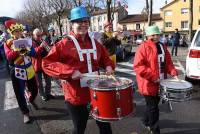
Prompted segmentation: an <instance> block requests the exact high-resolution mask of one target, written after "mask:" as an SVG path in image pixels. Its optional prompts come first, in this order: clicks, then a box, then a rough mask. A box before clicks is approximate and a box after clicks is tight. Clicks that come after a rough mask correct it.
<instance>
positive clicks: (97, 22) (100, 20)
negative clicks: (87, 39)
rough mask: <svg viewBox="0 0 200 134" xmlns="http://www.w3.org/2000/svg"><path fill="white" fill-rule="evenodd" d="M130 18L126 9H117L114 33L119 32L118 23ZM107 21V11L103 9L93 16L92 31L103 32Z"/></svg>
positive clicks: (114, 14)
mask: <svg viewBox="0 0 200 134" xmlns="http://www.w3.org/2000/svg"><path fill="white" fill-rule="evenodd" d="M127 16H128V12H127V11H126V10H125V9H124V7H123V6H120V7H117V8H116V9H115V11H114V13H113V21H112V23H113V31H117V30H118V27H119V24H118V22H119V21H120V20H122V19H124V18H126V17H127ZM105 21H107V11H106V9H102V10H99V11H96V12H94V13H93V15H92V16H91V19H90V22H91V25H90V31H93V32H95V31H97V32H103V31H104V28H103V24H104V22H105Z"/></svg>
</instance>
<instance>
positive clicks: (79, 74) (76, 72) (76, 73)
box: [72, 70, 83, 80]
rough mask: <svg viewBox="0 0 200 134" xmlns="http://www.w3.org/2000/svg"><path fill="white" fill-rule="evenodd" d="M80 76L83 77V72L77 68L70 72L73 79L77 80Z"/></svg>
mask: <svg viewBox="0 0 200 134" xmlns="http://www.w3.org/2000/svg"><path fill="white" fill-rule="evenodd" d="M82 77H83V74H82V73H81V72H80V71H78V70H75V71H74V73H73V74H72V79H73V80H77V79H80V78H82Z"/></svg>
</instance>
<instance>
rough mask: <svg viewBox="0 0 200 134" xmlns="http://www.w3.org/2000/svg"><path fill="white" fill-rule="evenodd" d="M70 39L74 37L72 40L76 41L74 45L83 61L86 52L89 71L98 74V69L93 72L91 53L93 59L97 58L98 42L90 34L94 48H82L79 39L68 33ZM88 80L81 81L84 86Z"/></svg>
mask: <svg viewBox="0 0 200 134" xmlns="http://www.w3.org/2000/svg"><path fill="white" fill-rule="evenodd" d="M67 36H68V37H69V38H70V39H72V41H73V42H74V45H75V47H76V49H77V52H78V55H79V59H80V61H81V62H83V61H84V58H83V54H86V57H87V68H88V73H89V74H98V72H97V71H95V72H92V61H91V55H90V54H91V53H92V54H93V59H94V60H97V50H96V44H95V41H94V39H93V38H91V37H90V36H89V37H90V39H91V42H92V49H81V48H80V45H79V43H78V41H77V40H76V38H75V37H74V36H72V35H67ZM86 81H87V80H83V83H81V85H82V87H86V86H87V85H86Z"/></svg>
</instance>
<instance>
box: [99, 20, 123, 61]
mask: <svg viewBox="0 0 200 134" xmlns="http://www.w3.org/2000/svg"><path fill="white" fill-rule="evenodd" d="M104 30H105V32H104V33H103V34H102V39H101V42H102V44H103V45H104V46H105V47H106V49H107V50H108V52H109V56H110V59H111V60H112V61H114V63H115V64H116V51H117V46H118V45H120V44H121V41H120V40H118V39H117V38H115V37H113V26H112V23H110V22H108V21H106V22H105V23H104Z"/></svg>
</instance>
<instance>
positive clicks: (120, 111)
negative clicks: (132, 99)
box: [117, 107, 122, 118]
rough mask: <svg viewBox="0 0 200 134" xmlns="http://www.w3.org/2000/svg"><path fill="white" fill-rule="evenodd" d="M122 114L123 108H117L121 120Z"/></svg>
mask: <svg viewBox="0 0 200 134" xmlns="http://www.w3.org/2000/svg"><path fill="white" fill-rule="evenodd" d="M121 114H122V110H121V108H119V107H118V108H117V116H118V117H119V118H121Z"/></svg>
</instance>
